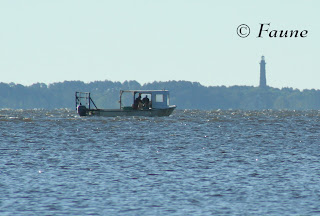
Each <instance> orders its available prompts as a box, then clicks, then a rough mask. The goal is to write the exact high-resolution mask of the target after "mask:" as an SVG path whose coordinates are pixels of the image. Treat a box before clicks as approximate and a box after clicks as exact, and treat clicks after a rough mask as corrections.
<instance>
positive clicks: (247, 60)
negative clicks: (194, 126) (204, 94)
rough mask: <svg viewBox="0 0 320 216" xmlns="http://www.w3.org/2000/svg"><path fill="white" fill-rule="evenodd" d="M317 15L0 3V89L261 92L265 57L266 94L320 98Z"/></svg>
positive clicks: (215, 5) (296, 9)
mask: <svg viewBox="0 0 320 216" xmlns="http://www.w3.org/2000/svg"><path fill="white" fill-rule="evenodd" d="M319 9H320V1H318V0H308V1H301V0H282V1H278V0H269V1H265V0H264V1H260V0H255V1H254V0H243V1H238V0H226V1H215V0H161V1H156V0H134V1H133V0H119V1H116V0H113V1H108V0H95V1H87V0H86V1H84V0H68V1H65V0H55V1H43V0H37V1H36V0H28V1H25V0H14V1H12V0H0V75H1V76H0V82H4V83H10V82H13V83H17V84H23V85H32V84H33V83H38V82H39V83H46V84H50V83H54V82H63V81H66V80H67V81H71V80H80V81H84V82H86V83H87V82H92V81H100V80H101V81H104V80H111V81H120V82H124V81H126V80H136V81H138V82H139V83H140V84H144V83H150V82H153V81H169V80H176V81H178V80H185V81H192V82H199V83H200V84H202V85H204V86H223V85H224V86H234V85H239V86H243V85H246V86H258V85H259V76H260V69H259V67H260V65H259V62H260V60H261V56H262V55H264V56H265V60H266V63H267V64H266V77H267V85H269V86H271V87H275V88H283V87H291V88H294V89H296V88H297V89H300V90H303V89H320V84H319V80H320V70H319V57H320V55H319V48H320V22H319V20H320V13H319ZM267 23H270V25H266V24H267ZM241 24H246V25H247V26H249V28H250V34H249V35H248V36H247V37H245V38H242V37H239V35H238V32H237V28H238V26H239V25H241ZM261 24H264V25H263V31H262V32H261V37H258V35H259V30H260V27H261ZM246 30H247V29H242V32H241V33H247V31H246ZM273 30H276V31H277V32H278V35H277V36H278V37H270V36H269V33H270V32H271V31H273ZM281 30H283V31H285V30H289V31H290V30H298V32H299V36H298V37H286V38H285V37H282V38H280V37H279V32H280V31H281ZM304 30H307V31H308V32H307V34H306V35H304V36H305V37H300V33H301V32H302V31H304ZM274 33H275V31H273V32H272V34H273V36H274Z"/></svg>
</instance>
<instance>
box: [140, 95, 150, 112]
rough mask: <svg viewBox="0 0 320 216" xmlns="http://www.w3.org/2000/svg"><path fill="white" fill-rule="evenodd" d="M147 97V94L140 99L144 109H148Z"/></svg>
mask: <svg viewBox="0 0 320 216" xmlns="http://www.w3.org/2000/svg"><path fill="white" fill-rule="evenodd" d="M149 101H150V100H149V98H148V95H146V96H145V97H144V98H143V99H142V103H143V106H144V108H145V109H149Z"/></svg>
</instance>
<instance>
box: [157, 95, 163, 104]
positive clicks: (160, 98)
mask: <svg viewBox="0 0 320 216" xmlns="http://www.w3.org/2000/svg"><path fill="white" fill-rule="evenodd" d="M156 102H160V103H162V102H163V94H156Z"/></svg>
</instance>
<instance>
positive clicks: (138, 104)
mask: <svg viewBox="0 0 320 216" xmlns="http://www.w3.org/2000/svg"><path fill="white" fill-rule="evenodd" d="M141 104H142V100H141V93H139V96H138V97H137V98H136V99H135V100H134V108H135V109H138V108H140V107H141Z"/></svg>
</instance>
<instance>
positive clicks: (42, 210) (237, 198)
mask: <svg viewBox="0 0 320 216" xmlns="http://www.w3.org/2000/svg"><path fill="white" fill-rule="evenodd" d="M319 127H320V112H319V111H270V110H266V111H221V110H215V111H199V110H176V111H174V113H173V115H172V116H170V117H156V118H154V117H153V118H148V117H116V118H106V117H79V116H77V115H76V113H75V111H73V110H64V109H61V110H0V214H1V215H267V214H268V215H318V214H320V162H319V158H320V157H319V156H320V141H319Z"/></svg>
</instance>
